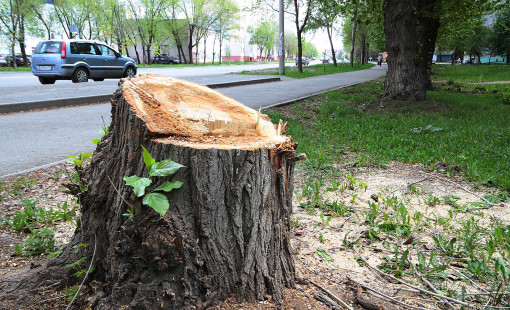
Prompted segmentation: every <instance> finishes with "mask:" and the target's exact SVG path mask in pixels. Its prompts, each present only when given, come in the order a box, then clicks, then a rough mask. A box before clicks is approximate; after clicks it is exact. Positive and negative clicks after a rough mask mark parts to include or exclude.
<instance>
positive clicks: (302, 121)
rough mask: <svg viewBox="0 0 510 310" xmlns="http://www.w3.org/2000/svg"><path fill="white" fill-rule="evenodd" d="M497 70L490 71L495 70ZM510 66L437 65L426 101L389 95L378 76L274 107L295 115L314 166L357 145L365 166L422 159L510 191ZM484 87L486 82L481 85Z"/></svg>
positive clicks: (286, 116)
mask: <svg viewBox="0 0 510 310" xmlns="http://www.w3.org/2000/svg"><path fill="white" fill-rule="evenodd" d="M491 69H492V70H491ZM505 69H506V70H507V71H510V70H508V69H510V67H508V66H451V67H449V66H447V67H446V68H445V69H439V70H437V67H436V68H435V70H434V79H439V80H447V81H448V82H446V83H436V84H435V85H436V90H434V91H431V92H429V94H428V96H429V99H428V101H425V102H400V101H389V102H388V101H384V100H383V99H381V96H382V95H383V93H384V81H383V80H380V81H372V82H367V83H363V84H360V85H357V86H353V87H349V88H345V89H342V90H339V91H333V92H329V93H326V94H323V95H321V96H318V97H315V98H311V99H308V100H305V101H302V102H298V103H295V104H293V105H291V106H286V107H283V108H275V109H272V110H270V111H269V112H270V113H269V115H270V116H271V117H272V119H273V121H277V120H278V119H280V118H281V119H283V120H285V121H288V122H289V134H290V135H291V136H293V137H294V139H295V141H296V142H298V143H299V147H298V151H299V152H304V153H307V155H308V157H309V158H310V162H312V164H313V165H321V162H325V161H330V160H337V159H342V157H341V156H340V155H342V154H345V153H347V152H349V153H350V152H354V153H355V154H356V155H357V156H356V159H355V161H356V162H357V163H358V164H360V165H378V166H380V165H385V164H387V163H389V162H391V161H399V162H404V163H420V164H422V165H424V166H425V167H426V168H428V169H430V170H436V169H437V170H440V171H445V172H447V173H451V174H460V175H462V176H464V177H465V178H466V179H467V180H469V181H471V182H473V184H474V185H475V186H476V185H482V184H483V185H489V186H495V187H497V188H500V189H502V190H505V191H510V164H509V163H510V84H497V85H472V84H465V83H464V84H462V83H459V82H460V81H466V80H468V81H477V80H480V77H483V79H482V81H487V80H502V79H505V76H508V77H507V78H506V80H510V76H509V75H508V74H509V73H508V72H504V71H505ZM482 86H483V87H482Z"/></svg>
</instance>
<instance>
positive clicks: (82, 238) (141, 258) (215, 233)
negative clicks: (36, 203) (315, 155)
mask: <svg viewBox="0 0 510 310" xmlns="http://www.w3.org/2000/svg"><path fill="white" fill-rule="evenodd" d="M285 130H286V125H284V124H282V123H280V124H278V125H274V124H272V123H271V121H270V120H269V119H268V118H267V117H266V116H264V115H262V114H260V113H259V112H257V111H255V110H253V109H250V108H247V107H245V106H243V105H242V104H240V103H238V102H236V101H234V100H233V99H231V98H229V97H227V96H224V95H222V94H220V93H218V92H216V91H213V90H210V89H209V88H207V87H205V86H203V85H199V84H196V83H193V82H188V81H184V80H179V79H175V78H170V77H165V76H156V75H146V76H140V77H136V78H131V79H123V80H121V84H120V87H119V89H118V90H117V91H116V92H115V94H114V98H113V100H112V121H111V125H110V131H109V133H108V134H107V135H106V136H105V137H104V139H103V141H101V142H100V143H99V144H98V146H97V149H96V151H95V152H94V155H93V157H92V160H91V162H90V164H88V165H86V166H85V167H78V168H77V170H78V172H79V175H80V182H81V184H82V185H83V186H86V187H87V188H88V189H87V191H86V192H84V193H83V194H82V195H80V204H81V207H82V216H81V218H80V221H79V223H78V227H77V229H76V231H75V235H74V237H73V239H72V240H71V242H70V243H69V245H68V246H67V247H66V248H65V250H64V253H62V254H61V255H60V256H59V257H58V258H57V260H56V261H55V262H54V263H53V264H52V266H53V268H54V269H53V270H55V269H57V270H60V271H62V270H64V271H65V268H64V267H63V266H65V264H68V263H69V262H70V261H71V262H72V261H73V259H74V260H75V259H79V258H80V257H88V259H89V260H90V258H91V257H92V254H93V252H92V249H93V248H97V250H96V252H95V253H96V254H95V259H94V262H93V265H94V268H95V269H94V272H92V273H91V274H90V275H88V278H89V279H91V280H92V281H94V283H95V287H96V291H97V292H96V295H95V296H93V298H91V299H90V304H85V305H82V306H84V307H87V306H89V307H91V308H93V309H121V308H124V307H129V308H130V309H131V308H132V309H204V308H207V307H208V306H211V305H214V304H216V303H218V302H219V301H221V300H225V299H226V298H229V297H235V298H236V299H237V300H239V301H245V300H246V301H254V300H264V299H267V298H272V299H273V300H274V301H276V302H277V303H280V302H282V300H283V296H282V294H283V291H284V288H285V287H293V286H294V264H293V261H292V256H291V251H290V241H289V240H290V236H289V231H290V215H291V211H292V193H293V183H292V181H293V168H294V163H295V161H296V160H298V159H300V158H302V157H301V156H296V155H295V148H296V144H295V143H293V142H292V138H291V137H289V136H286V135H285ZM142 146H143V147H145V148H146V149H147V150H148V152H149V153H151V154H152V157H153V158H154V159H155V160H157V161H161V160H164V159H167V158H169V157H170V158H172V160H173V161H175V162H178V163H180V164H182V165H184V166H185V167H184V168H181V169H180V170H179V171H178V172H177V173H175V174H174V175H172V176H169V177H154V178H153V182H152V184H151V185H150V186H149V187H147V189H146V193H149V192H150V191H152V190H154V189H155V188H156V187H158V186H160V185H161V184H163V183H164V182H165V181H177V180H178V181H181V182H182V183H183V184H182V187H181V188H179V189H178V190H174V191H172V192H170V193H164V194H165V196H166V197H167V198H168V200H169V202H170V209H169V210H168V212H167V213H166V215H165V216H163V217H162V216H160V214H159V213H157V212H156V211H154V210H153V209H151V208H150V207H148V206H146V205H143V204H142V199H141V198H142V197H136V196H135V194H134V193H133V190H132V187H130V186H126V184H125V182H124V180H123V178H124V177H125V176H133V175H137V176H141V177H145V176H147V174H148V172H147V168H146V165H145V163H144V159H143V156H142ZM128 210H130V214H131V215H127V213H128ZM133 214H134V215H133ZM126 215H127V216H126ZM84 243H86V244H91V245H94V246H89V247H86V248H80V252H79V253H75V250H74V248H73V246H75V245H77V244H84ZM67 272H69V273H70V272H71V271H67ZM56 274H57V273H54V274H52V276H53V277H55V275H56ZM49 278H52V277H50V276H48V273H46V274H45V276H41V277H40V281H39V282H41V283H44V281H47V280H48V279H49ZM52 281H54V279H52ZM73 281H74V282H76V279H74V278H73V277H72V276H71V275H69V277H68V278H66V280H65V281H62V284H63V285H72V284H73ZM75 304H76V302H75Z"/></svg>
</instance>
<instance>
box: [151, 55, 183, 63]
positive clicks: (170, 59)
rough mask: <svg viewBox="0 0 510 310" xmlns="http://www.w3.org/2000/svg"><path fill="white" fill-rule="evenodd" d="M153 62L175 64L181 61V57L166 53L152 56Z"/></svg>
mask: <svg viewBox="0 0 510 310" xmlns="http://www.w3.org/2000/svg"><path fill="white" fill-rule="evenodd" d="M152 62H153V63H155V64H175V65H177V64H180V63H181V61H180V60H179V58H176V57H174V56H168V55H166V54H162V55H156V56H154V57H153V58H152Z"/></svg>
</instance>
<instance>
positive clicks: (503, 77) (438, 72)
mask: <svg viewBox="0 0 510 310" xmlns="http://www.w3.org/2000/svg"><path fill="white" fill-rule="evenodd" d="M433 68H434V70H433V72H434V74H433V75H432V76H431V77H432V79H433V80H448V81H456V82H471V83H479V82H490V81H510V65H504V64H491V65H460V66H459V65H455V66H452V65H435V66H434V67H433Z"/></svg>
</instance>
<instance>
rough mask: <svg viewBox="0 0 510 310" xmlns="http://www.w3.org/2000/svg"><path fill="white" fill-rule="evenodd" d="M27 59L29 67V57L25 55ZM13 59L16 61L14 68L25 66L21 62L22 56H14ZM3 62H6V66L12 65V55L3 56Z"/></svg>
mask: <svg viewBox="0 0 510 310" xmlns="http://www.w3.org/2000/svg"><path fill="white" fill-rule="evenodd" d="M27 58H28V64H29V65H30V60H31V57H30V55H27ZM15 59H16V66H18V67H21V66H23V65H24V64H25V62H24V61H23V54H16V55H15ZM5 60H6V62H7V64H8V65H11V63H12V55H11V54H9V55H6V56H5Z"/></svg>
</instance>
